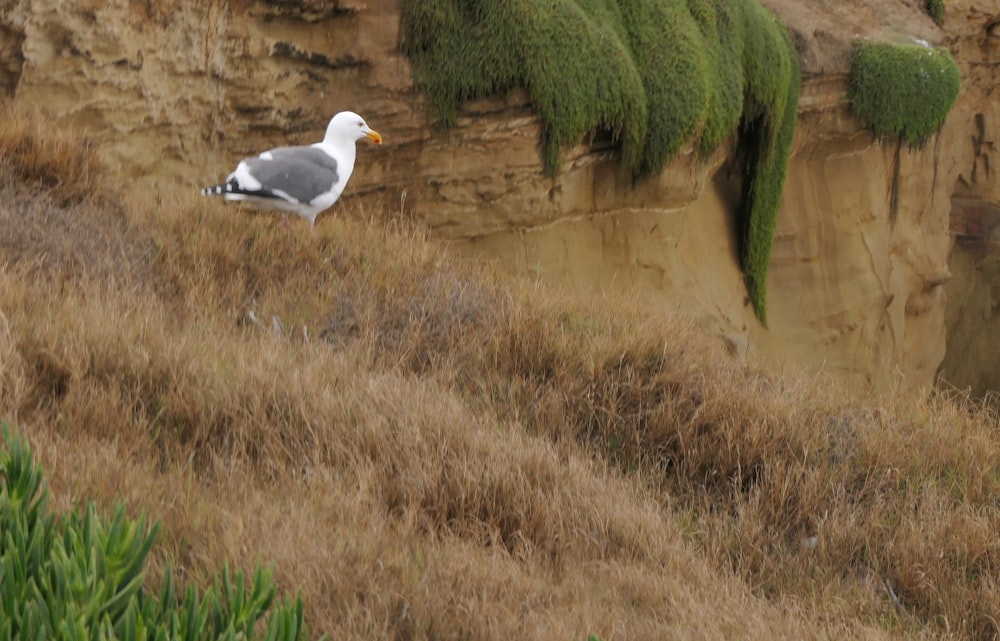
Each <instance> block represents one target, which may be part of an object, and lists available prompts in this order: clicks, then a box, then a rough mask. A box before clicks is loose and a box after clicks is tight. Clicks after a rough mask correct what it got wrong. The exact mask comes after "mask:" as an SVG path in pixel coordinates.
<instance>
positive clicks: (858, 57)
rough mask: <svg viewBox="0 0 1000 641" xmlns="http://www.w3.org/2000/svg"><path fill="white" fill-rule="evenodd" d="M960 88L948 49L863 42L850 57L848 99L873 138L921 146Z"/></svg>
mask: <svg viewBox="0 0 1000 641" xmlns="http://www.w3.org/2000/svg"><path fill="white" fill-rule="evenodd" d="M960 87H961V78H960V76H959V71H958V65H956V64H955V60H954V59H953V58H952V57H951V54H950V53H948V51H947V50H946V49H933V48H931V47H927V46H924V45H922V44H916V43H913V44H898V43H891V42H868V41H865V42H862V43H860V44H859V45H858V48H857V51H856V52H855V54H854V61H853V64H852V67H851V82H850V93H849V98H850V101H851V107H852V109H853V110H854V113H855V115H856V116H857V117H858V118H859V119H860V120H861V121H862V122H863V123H864V124H865V125H866V126H868V127H871V129H872V131H873V132H874V133H875V135H876V136H878V137H879V138H882V139H884V140H893V141H894V140H899V139H901V140H903V141H905V142H906V143H907V144H908V145H909V146H910V147H912V148H915V147H920V146H921V145H923V143H924V142H925V141H926V140H927V138H928V137H929V136H930V135H931V134H933V133H934V132H936V131H937V130H938V129H939V128H940V127H941V125H942V124H943V123H944V120H945V117H947V115H948V112H949V111H951V108H952V107H953V106H954V105H955V100H956V99H957V98H958V91H959V89H960Z"/></svg>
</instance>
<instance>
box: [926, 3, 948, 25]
mask: <svg viewBox="0 0 1000 641" xmlns="http://www.w3.org/2000/svg"><path fill="white" fill-rule="evenodd" d="M924 8H925V9H926V10H927V15H929V16H930V17H931V18H932V19H933V20H934V22H936V23H938V24H939V25H940V24H943V23H944V0H927V2H926V4H924Z"/></svg>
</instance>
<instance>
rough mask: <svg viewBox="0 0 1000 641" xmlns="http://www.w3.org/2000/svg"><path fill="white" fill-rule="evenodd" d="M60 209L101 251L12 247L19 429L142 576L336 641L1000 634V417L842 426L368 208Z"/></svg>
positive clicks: (610, 303) (5, 285) (44, 196)
mask: <svg viewBox="0 0 1000 641" xmlns="http://www.w3.org/2000/svg"><path fill="white" fill-rule="evenodd" d="M4 126H5V125H4V124H3V123H0V130H2V129H3V128H4ZM29 129H30V128H29ZM12 135H13V134H12V133H10V132H3V131H0V137H2V136H8V137H10V136H12ZM43 147H44V145H43ZM73 153H75V152H72V150H71V151H70V152H65V154H64V155H65V156H66V157H73ZM80 157H81V158H84V157H85V156H80ZM67 171H70V173H71V174H72V173H73V172H74V171H75V172H77V173H78V174H80V175H89V176H91V178H90V179H91V180H97V183H96V184H101V183H102V182H103V181H104V180H105V179H104V178H103V177H101V176H99V175H98V176H93V175H92V174H89V173H88V171H87V170H84V169H82V168H77V169H72V168H68V169H67ZM23 180H29V181H30V176H29V177H28V178H23V177H22V179H21V181H23ZM21 181H19V182H18V184H21ZM39 184H47V183H39ZM60 184H62V183H61V182H60V181H58V180H57V181H56V182H55V183H54V184H50V187H49V189H41V190H38V191H36V192H34V193H35V196H34V197H33V198H31V199H28V198H24V197H23V194H24V191H23V189H24V187H20V186H17V185H14V184H8V185H7V186H6V187H5V188H4V189H5V191H4V200H5V202H6V203H7V205H5V206H7V207H9V208H10V211H11V212H12V213H14V212H16V211H17V210H18V208H23V210H24V211H32V208H33V207H36V206H37V207H44V208H45V211H46V212H48V215H50V216H53V217H54V220H55V219H60V220H61V219H64V218H71V219H74V220H78V221H86V222H78V223H77V224H78V226H77V227H74V228H73V232H72V234H74V235H75V237H76V238H77V241H78V243H79V244H80V246H81V247H91V248H92V249H88V250H87V252H86V259H85V260H82V259H81V260H82V262H83V263H86V264H87V265H89V266H90V267H91V268H89V269H86V270H63V271H60V272H59V277H58V278H54V277H53V276H52V270H51V269H37V268H35V267H33V264H34V263H33V262H32V261H34V260H35V258H34V257H37V256H38V255H39V253H40V252H41V253H44V252H45V251H47V250H44V249H42V248H44V247H46V244H45V243H50V242H52V239H51V237H52V236H53V235H54V234H34V235H23V236H21V237H19V238H20V240H18V241H17V242H16V243H13V245H12V246H11V245H8V246H3V245H0V251H2V252H3V254H2V255H3V262H4V267H3V269H2V271H0V363H2V367H0V407H2V408H3V410H2V414H3V415H4V416H5V417H7V418H8V419H10V420H11V421H12V422H13V423H15V424H16V425H17V426H18V428H19V429H20V431H21V432H23V433H25V434H26V435H27V436H28V437H29V440H30V441H31V443H32V445H33V446H34V447H35V448H36V450H37V451H38V453H39V455H40V457H41V459H42V461H43V464H44V465H45V468H46V471H47V474H48V477H49V479H50V481H51V484H52V490H53V498H54V502H55V504H56V506H57V507H58V508H60V509H71V508H72V506H73V505H75V504H77V503H78V502H79V501H82V500H85V499H95V500H97V501H99V502H100V503H101V504H103V505H106V506H110V505H111V504H113V503H114V501H115V500H116V498H119V497H120V498H123V499H126V500H127V501H128V503H129V505H130V507H131V509H132V510H134V511H140V510H144V511H146V512H148V513H150V514H151V515H152V516H154V517H155V518H158V519H160V520H161V521H162V522H163V528H162V530H161V535H160V544H159V545H158V546H157V547H156V548H155V551H154V560H153V575H154V576H153V578H154V579H155V575H157V574H158V572H159V571H160V570H161V569H162V566H163V564H164V563H165V562H167V561H169V562H171V563H172V564H174V565H175V566H177V567H178V568H179V569H180V570H181V573H182V576H183V577H184V578H186V580H190V581H195V582H199V583H204V582H207V581H208V579H209V577H210V576H211V575H212V574H213V573H214V572H215V571H216V570H217V569H218V568H219V567H221V564H222V562H223V561H226V560H229V561H231V562H232V563H233V564H234V565H236V566H239V567H249V566H251V565H252V564H253V562H254V561H255V560H257V559H261V560H263V561H265V562H266V563H269V564H270V563H273V564H274V565H275V568H276V577H277V579H278V581H279V582H280V584H281V586H282V588H283V589H285V590H287V591H289V592H294V591H296V590H299V589H301V590H302V593H303V597H304V599H305V601H306V604H307V617H308V621H309V622H310V624H311V627H312V630H313V631H314V632H326V633H329V634H330V637H331V638H363V639H502V638H512V637H517V638H530V639H551V638H560V639H562V638H567V639H572V638H577V639H584V638H586V636H587V634H588V633H589V632H595V633H597V634H598V635H600V637H601V638H602V639H605V640H608V639H616V640H617V639H662V638H678V639H719V638H745V639H773V638H845V637H850V638H855V637H858V638H872V639H885V638H904V637H906V638H943V637H944V638H956V639H990V638H994V637H995V636H996V634H997V627H996V622H997V620H1000V582H998V578H997V577H998V576H1000V567H998V564H1000V544H998V543H997V539H996V532H997V531H1000V507H998V505H997V502H996V496H997V495H998V493H1000V487H998V484H1000V440H998V439H997V427H996V418H995V416H994V415H993V414H991V413H989V412H988V411H986V410H983V409H981V408H977V407H973V406H971V405H969V404H967V403H963V402H962V401H961V399H947V398H943V397H942V396H941V395H934V396H932V397H931V398H929V399H926V400H922V401H913V400H912V399H897V398H894V397H889V398H884V399H877V400H876V401H872V402H865V401H860V400H844V398H843V397H840V396H838V394H837V391H836V390H834V389H832V388H831V387H830V386H829V385H827V384H826V383H825V382H824V381H822V380H815V379H794V378H789V379H783V378H779V377H777V376H775V375H772V374H769V373H768V372H767V371H766V370H765V369H763V368H762V367H760V366H758V365H756V364H753V363H748V362H745V361H743V360H739V359H737V358H735V357H733V356H731V355H729V354H728V353H727V352H725V351H724V350H722V349H720V348H719V347H718V346H717V345H716V344H715V343H714V342H713V341H711V340H709V339H707V338H705V337H704V336H702V335H700V334H699V333H698V331H697V330H696V329H694V328H692V327H691V326H690V325H688V324H687V323H685V322H684V321H683V320H681V319H675V318H662V317H657V318H653V317H650V316H648V314H644V313H643V312H642V309H641V305H638V304H637V303H636V302H635V301H632V300H628V299H625V298H615V299H612V300H607V301H598V302H594V303H584V302H579V301H571V300H567V299H565V298H564V297H561V296H560V295H558V294H556V293H554V292H551V291H548V290H545V289H544V288H541V287H536V286H533V285H529V284H523V283H511V282H507V281H505V280H504V279H503V278H502V277H500V276H498V275H496V274H492V273H489V272H486V271H484V270H482V269H479V268H475V267H473V266H469V265H464V264H461V263H459V262H457V261H456V260H455V259H453V258H451V257H449V256H448V255H446V253H445V252H444V251H443V250H442V249H441V248H440V247H437V246H435V245H433V244H432V243H429V242H427V241H426V240H425V239H423V238H422V237H421V235H420V234H419V233H418V232H417V231H415V230H413V229H410V228H408V227H407V226H406V225H404V224H401V223H387V222H386V221H385V220H383V219H382V218H380V217H376V216H371V215H368V214H365V213H364V212H358V211H351V210H350V208H349V205H348V206H347V207H346V208H345V209H347V211H346V212H344V211H343V210H342V211H341V215H340V216H339V217H336V216H331V217H329V218H326V219H324V220H325V221H326V222H324V223H323V224H322V225H320V229H319V230H318V231H319V234H318V238H317V239H316V241H315V242H313V241H310V240H308V239H307V238H306V236H307V235H306V234H305V233H301V232H303V229H301V228H295V227H293V230H292V231H293V233H292V238H291V239H289V238H287V237H286V235H285V232H284V229H283V227H282V226H281V224H280V218H278V217H267V216H257V215H253V214H250V213H248V212H245V211H241V210H236V209H232V208H223V207H218V206H215V205H214V204H212V203H211V202H209V201H204V200H200V199H197V198H196V197H190V198H188V197H177V198H176V200H175V201H170V199H169V198H167V199H166V200H165V201H163V202H160V203H159V204H157V206H156V207H151V206H148V205H134V204H133V205H129V206H127V207H125V208H124V210H123V211H124V212H125V213H124V216H125V217H126V220H125V221H124V222H118V223H115V222H114V221H115V220H117V218H116V216H117V215H110V214H109V211H110V212H111V213H112V214H113V212H114V209H113V207H112V208H111V209H110V210H109V209H108V208H109V207H110V205H108V202H113V199H112V201H108V200H106V199H105V200H103V201H82V200H81V201H80V202H73V201H60V200H59V197H58V196H56V195H53V194H51V193H50V191H51V190H55V191H57V190H58V189H61V187H59V185H60ZM112 191H113V190H112ZM36 201H37V202H36ZM39 203H41V204H39ZM109 221H110V222H109ZM112 223H113V224H112ZM297 232H299V233H297ZM99 238H113V239H116V240H115V241H114V242H113V243H108V242H105V241H100V242H98V241H97V239H99ZM109 247H110V248H111V249H110V250H109V249H108V248H109ZM122 247H125V248H127V250H121V248H122ZM116 248H117V249H116ZM122 256H126V257H129V258H127V259H122ZM102 265H103V267H102ZM112 274H113V275H114V278H112V277H111V276H110V275H112ZM116 279H118V280H116ZM120 282H127V283H129V285H128V286H124V287H123V286H119V285H116V284H115V283H120ZM608 310H612V311H608ZM250 312H253V315H252V316H251V314H250ZM275 319H277V320H275ZM887 585H890V586H891V587H892V593H893V594H895V595H896V597H897V600H898V603H897V602H894V600H893V597H892V596H890V590H889V589H888V588H887Z"/></svg>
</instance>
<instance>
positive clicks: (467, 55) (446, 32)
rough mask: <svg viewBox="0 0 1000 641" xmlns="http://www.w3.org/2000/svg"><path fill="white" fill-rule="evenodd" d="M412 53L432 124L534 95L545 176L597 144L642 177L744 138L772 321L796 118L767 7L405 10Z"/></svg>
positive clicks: (795, 76)
mask: <svg viewBox="0 0 1000 641" xmlns="http://www.w3.org/2000/svg"><path fill="white" fill-rule="evenodd" d="M401 33H402V42H401V46H402V49H403V51H404V52H405V53H406V54H407V55H409V57H410V59H411V61H412V63H413V73H414V76H415V81H416V83H417V85H418V86H419V87H421V88H422V89H424V90H425V91H426V93H427V96H428V99H429V102H430V106H431V109H432V112H433V113H435V114H436V115H437V117H438V118H439V119H440V120H441V121H442V122H443V123H445V124H446V125H451V124H454V123H455V120H456V118H457V109H458V104H459V103H460V102H461V101H463V100H468V99H474V98H480V97H484V96H489V95H497V94H503V93H505V92H507V91H510V90H512V89H515V88H524V89H526V90H527V92H528V94H529V95H530V97H531V101H532V103H533V105H534V108H535V109H536V110H537V111H538V113H539V116H540V118H541V122H542V141H541V150H542V157H543V160H544V162H545V166H546V167H547V168H548V169H549V170H550V171H552V172H556V171H557V170H558V168H559V154H560V150H561V149H562V148H563V147H564V146H565V145H568V144H575V143H578V142H580V141H581V140H582V139H583V137H584V136H585V135H587V134H592V133H593V132H595V131H603V132H607V133H609V134H610V135H611V136H612V137H613V138H614V139H615V140H616V141H617V143H618V145H619V149H620V153H621V161H622V163H623V164H624V165H625V167H627V168H628V170H629V171H630V172H631V173H632V174H633V175H634V176H636V177H641V176H644V175H648V174H652V173H656V172H659V171H660V170H662V168H663V166H664V165H665V163H666V162H667V161H669V160H670V159H671V158H672V157H673V156H675V155H676V154H677V152H678V151H679V150H680V149H681V146H682V145H683V144H684V143H685V142H687V141H693V142H694V143H695V144H696V146H697V148H698V149H699V150H700V151H701V152H702V153H703V154H705V155H707V154H708V153H710V152H711V151H712V150H714V149H715V148H716V147H718V146H719V144H721V143H722V142H723V141H725V140H726V139H727V138H729V137H730V135H731V134H732V133H733V132H734V131H738V132H740V136H739V140H738V142H737V145H738V147H739V149H740V150H741V154H740V157H741V158H742V159H744V162H743V163H742V164H741V167H742V169H743V171H744V183H745V188H744V193H745V200H744V203H743V207H742V211H741V238H740V247H741V251H740V255H741V261H742V268H743V271H744V274H745V278H746V283H747V289H748V292H749V294H750V300H751V301H752V303H753V305H754V309H755V310H756V312H757V315H758V317H759V318H760V319H761V321H762V322H766V310H765V300H766V275H767V267H768V262H769V260H770V253H771V242H772V237H773V232H774V227H775V221H776V219H777V212H778V207H779V205H780V200H781V192H782V188H783V186H784V180H785V169H786V167H787V162H788V154H789V152H790V149H791V141H792V136H793V134H794V132H795V120H796V115H797V110H798V96H799V86H800V78H799V66H798V59H797V56H796V53H795V49H794V47H793V46H792V44H791V40H790V38H789V36H788V32H787V30H786V29H785V27H784V25H782V24H781V23H780V22H779V21H778V20H777V19H776V18H775V16H774V15H773V14H772V13H771V12H770V11H767V10H766V9H764V8H763V7H762V6H761V5H760V4H759V3H758V2H757V0H406V1H405V2H404V4H403V10H402V29H401Z"/></svg>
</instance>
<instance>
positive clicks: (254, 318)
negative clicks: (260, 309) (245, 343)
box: [247, 309, 264, 329]
mask: <svg viewBox="0 0 1000 641" xmlns="http://www.w3.org/2000/svg"><path fill="white" fill-rule="evenodd" d="M247 318H249V319H250V322H252V323H253V324H254V325H256V326H257V327H259V328H260V329H264V324H263V323H261V322H260V319H258V318H257V314H256V313H255V312H254V311H253V310H252V309H248V310H247Z"/></svg>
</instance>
